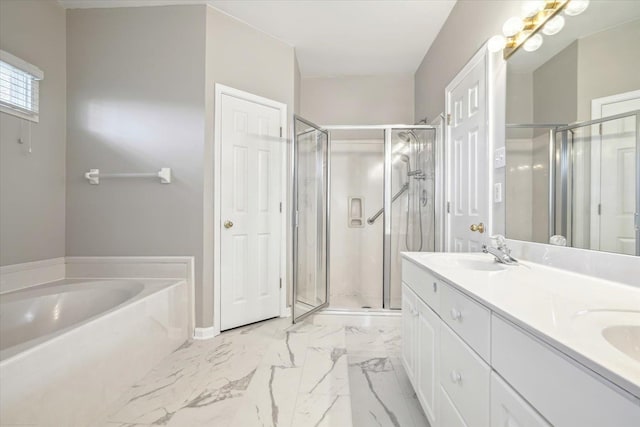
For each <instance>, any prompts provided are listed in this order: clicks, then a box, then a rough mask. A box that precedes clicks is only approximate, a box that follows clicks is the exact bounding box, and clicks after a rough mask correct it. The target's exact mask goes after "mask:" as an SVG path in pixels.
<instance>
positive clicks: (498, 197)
mask: <svg viewBox="0 0 640 427" xmlns="http://www.w3.org/2000/svg"><path fill="white" fill-rule="evenodd" d="M493 202H494V203H500V202H502V183H501V182H497V183H495V184H494V185H493Z"/></svg>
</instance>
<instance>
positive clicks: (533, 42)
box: [522, 34, 543, 52]
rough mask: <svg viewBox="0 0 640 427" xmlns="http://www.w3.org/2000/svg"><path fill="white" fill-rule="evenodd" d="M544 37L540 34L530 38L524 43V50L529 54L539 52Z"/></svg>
mask: <svg viewBox="0 0 640 427" xmlns="http://www.w3.org/2000/svg"><path fill="white" fill-rule="evenodd" d="M542 41H543V40H542V36H541V35H540V34H534V35H533V36H531V37H529V39H528V40H527V41H526V42H524V44H523V45H522V48H523V49H524V50H526V51H527V52H533V51H534V50H538V48H539V47H540V46H542Z"/></svg>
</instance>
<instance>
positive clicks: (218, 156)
mask: <svg viewBox="0 0 640 427" xmlns="http://www.w3.org/2000/svg"><path fill="white" fill-rule="evenodd" d="M223 95H228V96H233V97H235V98H239V99H242V100H244V101H248V102H253V103H255V104H261V105H264V106H267V107H271V108H275V109H277V110H280V137H281V139H282V140H283V145H282V148H281V153H280V157H281V163H280V168H281V173H280V200H281V203H282V215H280V216H281V219H280V234H281V236H280V242H281V245H280V278H281V285H280V317H288V316H289V315H290V311H289V310H288V308H287V289H286V288H287V286H286V284H287V283H289V280H288V279H289V277H288V271H287V244H286V242H287V241H288V232H287V215H286V212H289V203H288V197H287V196H288V194H287V164H288V156H287V152H288V146H289V144H288V142H287V136H286V135H287V131H288V127H287V121H288V117H287V104H285V103H282V102H278V101H274V100H272V99H269V98H264V97H262V96H259V95H255V94H253V93H250V92H245V91H242V90H239V89H235V88H232V87H229V86H225V85H223V84H220V83H216V84H215V101H214V102H215V104H214V115H215V119H214V138H213V170H214V172H213V206H214V208H213V224H214V225H213V230H214V231H213V307H214V309H213V335H214V336H216V335H219V334H220V326H221V319H222V313H221V312H222V304H221V289H222V283H221V282H222V278H221V268H220V267H221V249H222V239H221V227H222V218H221V208H222V205H221V203H222V201H221V197H222V194H221V191H220V189H221V185H220V184H221V180H222V173H221V172H222V171H221V169H222V167H221V166H222V129H221V125H222V108H221V106H222V96H223ZM204 262H207V260H204ZM283 284H284V286H283Z"/></svg>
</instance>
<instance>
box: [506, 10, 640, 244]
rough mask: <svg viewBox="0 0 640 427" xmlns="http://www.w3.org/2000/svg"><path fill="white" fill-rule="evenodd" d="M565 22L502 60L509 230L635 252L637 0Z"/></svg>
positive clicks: (639, 91) (638, 236) (639, 175)
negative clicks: (504, 65) (504, 64)
mask: <svg viewBox="0 0 640 427" xmlns="http://www.w3.org/2000/svg"><path fill="white" fill-rule="evenodd" d="M564 19H565V25H564V28H563V29H562V30H561V31H560V32H558V33H557V34H554V35H550V36H548V35H545V34H542V36H543V44H542V46H540V48H538V49H537V50H535V51H534V52H527V51H525V50H524V49H520V50H519V51H517V52H516V53H515V54H514V55H513V56H512V57H511V58H509V60H508V62H507V70H508V71H507V100H506V101H507V108H506V110H507V112H506V123H507V129H506V163H507V164H506V191H505V198H506V200H505V203H506V235H507V237H508V238H511V239H517V240H527V241H533V242H539V243H554V244H560V245H567V246H573V247H578V248H584V249H592V250H602V251H609V252H616V253H624V254H630V255H640V229H639V227H637V226H638V225H640V222H639V221H640V219H638V217H637V216H638V212H640V195H639V194H638V193H639V192H640V182H639V181H640V170H639V168H640V160H639V157H640V153H639V150H640V135H639V134H640V2H638V1H611V2H610V1H606V2H605V1H591V2H590V4H589V7H588V8H587V9H586V11H584V12H583V13H582V14H580V15H578V16H564ZM552 236H553V237H552Z"/></svg>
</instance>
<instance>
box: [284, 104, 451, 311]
mask: <svg viewBox="0 0 640 427" xmlns="http://www.w3.org/2000/svg"><path fill="white" fill-rule="evenodd" d="M294 122H295V123H294V126H295V127H294V150H293V156H294V158H293V162H292V163H293V170H292V178H293V199H294V200H293V206H294V212H293V218H292V222H293V227H294V233H293V234H294V245H293V258H294V263H293V270H294V271H293V277H294V281H293V283H294V286H293V288H294V290H293V308H294V319H296V320H298V319H301V318H303V317H305V316H306V315H308V314H310V313H312V312H314V311H316V310H318V309H321V308H325V307H330V308H331V309H339V310H350V311H351V310H362V309H372V310H378V309H379V310H384V309H400V307H401V292H400V291H401V259H400V253H401V252H404V251H411V252H432V251H434V249H435V245H436V243H435V241H436V240H435V236H436V232H435V229H434V228H435V227H434V226H435V215H436V212H435V203H434V200H435V193H436V174H435V170H436V167H435V165H436V163H437V161H438V159H436V152H437V150H436V149H437V147H438V144H439V141H440V139H441V138H440V135H441V134H442V132H441V129H440V127H439V126H431V125H380V126H325V127H320V126H317V125H314V124H313V123H312V122H309V121H308V120H305V119H303V118H301V117H297V116H296V117H295V121H294Z"/></svg>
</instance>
